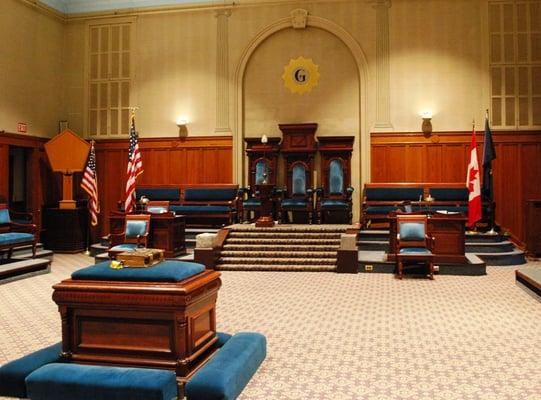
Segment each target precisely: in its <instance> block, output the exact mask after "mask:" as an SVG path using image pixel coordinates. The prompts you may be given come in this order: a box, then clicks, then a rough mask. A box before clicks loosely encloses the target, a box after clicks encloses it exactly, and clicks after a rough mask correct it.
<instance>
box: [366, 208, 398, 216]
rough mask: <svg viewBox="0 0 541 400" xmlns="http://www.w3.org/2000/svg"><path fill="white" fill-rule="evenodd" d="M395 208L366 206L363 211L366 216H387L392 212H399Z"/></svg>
mask: <svg viewBox="0 0 541 400" xmlns="http://www.w3.org/2000/svg"><path fill="white" fill-rule="evenodd" d="M399 209H400V208H399V207H396V206H368V207H366V209H365V211H366V213H367V214H389V213H390V212H392V211H397V210H399Z"/></svg>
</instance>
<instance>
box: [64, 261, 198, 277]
mask: <svg viewBox="0 0 541 400" xmlns="http://www.w3.org/2000/svg"><path fill="white" fill-rule="evenodd" d="M204 270H205V266H204V265H203V264H197V263H193V262H188V261H172V260H166V261H162V262H160V263H158V264H156V265H154V266H152V267H150V268H122V269H113V268H111V261H104V262H101V263H98V264H96V265H91V266H89V267H86V268H82V269H79V270H77V271H75V272H74V273H73V274H71V279H83V280H97V281H136V282H180V281H183V280H184V279H188V278H189V277H191V276H194V275H197V274H199V273H201V272H203V271H204Z"/></svg>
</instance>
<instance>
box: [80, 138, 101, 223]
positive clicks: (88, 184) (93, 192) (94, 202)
mask: <svg viewBox="0 0 541 400" xmlns="http://www.w3.org/2000/svg"><path fill="white" fill-rule="evenodd" d="M81 187H82V188H83V189H84V190H85V192H87V193H88V195H89V196H90V197H89V199H88V211H90V223H91V224H92V226H96V225H98V214H99V213H100V207H99V204H98V175H96V152H95V151H94V141H92V142H91V144H90V155H89V156H88V162H87V163H86V168H85V172H84V173H83V180H82V181H81Z"/></svg>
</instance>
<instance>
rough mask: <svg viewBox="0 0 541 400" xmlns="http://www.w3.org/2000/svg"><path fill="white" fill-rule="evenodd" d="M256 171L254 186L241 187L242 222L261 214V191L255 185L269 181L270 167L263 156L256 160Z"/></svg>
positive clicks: (240, 215)
mask: <svg viewBox="0 0 541 400" xmlns="http://www.w3.org/2000/svg"><path fill="white" fill-rule="evenodd" d="M254 173H255V176H254V179H253V182H254V186H249V187H247V188H241V189H240V190H239V196H240V198H241V199H242V200H241V201H240V205H239V219H240V222H243V221H252V220H255V219H257V217H258V215H259V212H260V210H261V200H260V199H259V193H258V192H257V190H256V188H255V186H257V185H261V184H265V183H268V182H269V173H270V169H269V163H268V161H267V160H265V159H263V158H261V159H259V160H258V161H256V163H255V168H254ZM252 213H253V214H252Z"/></svg>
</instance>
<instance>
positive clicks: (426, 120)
mask: <svg viewBox="0 0 541 400" xmlns="http://www.w3.org/2000/svg"><path fill="white" fill-rule="evenodd" d="M421 117H422V118H423V125H421V130H422V131H423V133H424V134H425V135H427V136H428V135H430V134H431V133H432V122H431V120H432V112H431V111H423V112H422V113H421Z"/></svg>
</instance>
